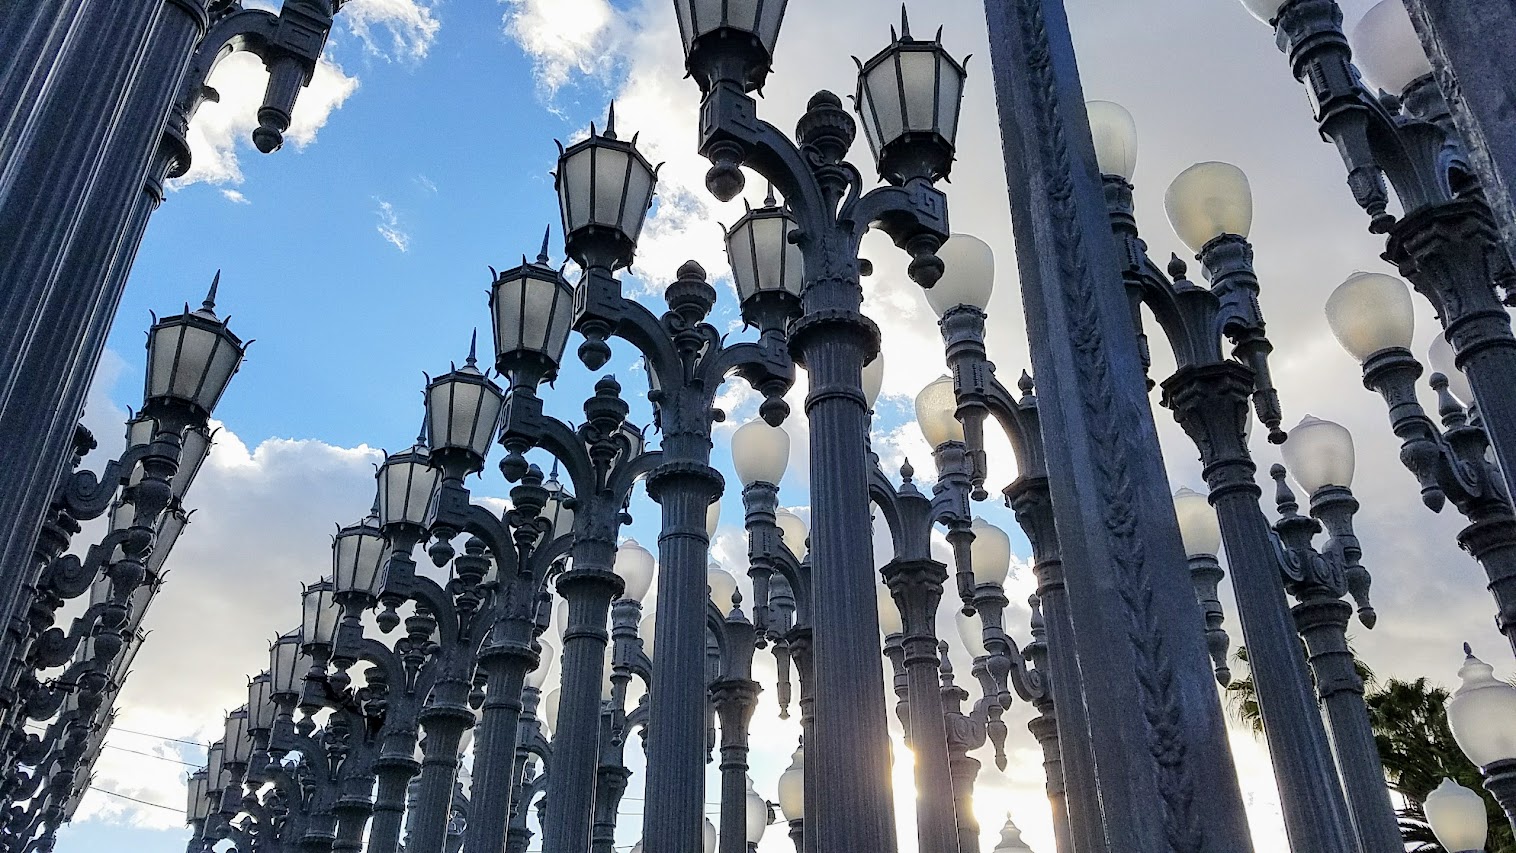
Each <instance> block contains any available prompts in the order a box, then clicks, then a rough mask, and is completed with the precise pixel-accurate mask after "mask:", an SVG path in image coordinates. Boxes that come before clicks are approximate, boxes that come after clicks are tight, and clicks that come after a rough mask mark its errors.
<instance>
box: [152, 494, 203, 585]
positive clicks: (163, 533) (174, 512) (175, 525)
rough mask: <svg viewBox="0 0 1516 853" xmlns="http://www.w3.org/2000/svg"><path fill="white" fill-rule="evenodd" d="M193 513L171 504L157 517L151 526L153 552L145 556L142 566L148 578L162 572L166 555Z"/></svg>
mask: <svg viewBox="0 0 1516 853" xmlns="http://www.w3.org/2000/svg"><path fill="white" fill-rule="evenodd" d="M191 515H193V512H185V511H184V506H183V505H182V504H179V503H172V504H170V505H169V508H168V509H167V510H165V511H164V513H163V514H162V515H160V516H158V521H157V523H156V524H154V526H153V537H154V538H153V550H152V552H151V553H149V554H148V555H147V562H146V563H144V564H143V565H144V566H145V567H146V568H147V571H148V575H149V576H150V577H157V576H158V575H159V574H160V573H162V571H163V564H164V562H165V561H167V560H168V555H169V554H170V553H172V552H173V550H174V543H176V542H178V541H179V536H180V534H182V533H184V528H185V526H187V525H188V524H189V520H190V516H191Z"/></svg>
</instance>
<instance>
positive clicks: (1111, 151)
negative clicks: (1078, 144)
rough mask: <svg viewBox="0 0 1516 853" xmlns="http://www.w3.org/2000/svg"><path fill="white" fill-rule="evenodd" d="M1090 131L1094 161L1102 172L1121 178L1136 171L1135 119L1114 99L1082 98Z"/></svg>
mask: <svg viewBox="0 0 1516 853" xmlns="http://www.w3.org/2000/svg"><path fill="white" fill-rule="evenodd" d="M1084 109H1085V112H1087V113H1089V116H1090V135H1091V136H1093V137H1094V138H1095V162H1096V163H1097V164H1099V166H1100V173H1101V174H1102V175H1115V176H1117V177H1119V178H1121V179H1122V180H1124V181H1130V180H1131V179H1132V173H1134V172H1136V171H1137V122H1136V121H1135V120H1133V118H1132V114H1131V113H1129V112H1127V109H1126V107H1123V106H1122V105H1120V104H1118V103H1116V102H1115V101H1085V103H1084Z"/></svg>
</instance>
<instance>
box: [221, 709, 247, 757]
mask: <svg viewBox="0 0 1516 853" xmlns="http://www.w3.org/2000/svg"><path fill="white" fill-rule="evenodd" d="M224 734H225V740H224V741H223V743H225V744H226V746H225V747H224V749H225V753H224V755H223V757H224V760H225V761H226V763H227V764H235V765H238V766H242V767H245V766H247V762H248V761H249V760H250V759H251V758H252V757H253V741H252V738H251V737H250V736H249V735H248V720H247V708H238V709H237V710H235V711H233V712H231V713H230V714H227V715H226V727H225V732H224Z"/></svg>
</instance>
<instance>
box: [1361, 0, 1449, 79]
mask: <svg viewBox="0 0 1516 853" xmlns="http://www.w3.org/2000/svg"><path fill="white" fill-rule="evenodd" d="M1348 41H1349V43H1350V44H1351V45H1352V46H1353V58H1354V59H1355V60H1357V65H1358V70H1359V71H1362V72H1363V76H1364V77H1365V78H1367V80H1368V81H1369V83H1371V84H1372V85H1373V86H1374V87H1376V88H1379V89H1383V90H1385V91H1386V92H1389V93H1390V94H1392V95H1399V94H1401V93H1402V92H1404V91H1405V90H1406V87H1407V86H1410V85H1411V83H1413V82H1415V81H1416V80H1418V79H1419V78H1421V77H1425V76H1426V75H1428V74H1431V73H1432V63H1431V62H1429V61H1427V55H1426V51H1424V50H1422V49H1421V39H1420V38H1418V37H1417V35H1416V28H1415V26H1413V25H1412V24H1411V16H1410V14H1409V13H1408V12H1406V10H1405V4H1404V3H1403V2H1401V0H1379V2H1378V3H1376V4H1374V5H1373V6H1372V7H1371V8H1370V9H1369V11H1368V12H1366V13H1365V14H1364V16H1363V18H1362V19H1361V20H1359V22H1358V26H1356V27H1353V34H1352V36H1351V38H1349V39H1348Z"/></svg>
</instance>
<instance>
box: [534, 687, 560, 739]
mask: <svg viewBox="0 0 1516 853" xmlns="http://www.w3.org/2000/svg"><path fill="white" fill-rule="evenodd" d="M561 690H562V688H560V687H554V688H553V689H552V690H549V691H548V692H547V695H546V696H544V697H542V713H541V714H539V715H538V716H539V717H540V718H541V720H542V722H544V723H547V727H548V729H549V730H551V731H555V732H556V731H558V700H559V699H560V698H561V696H562V694H561V692H560V691H561Z"/></svg>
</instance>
